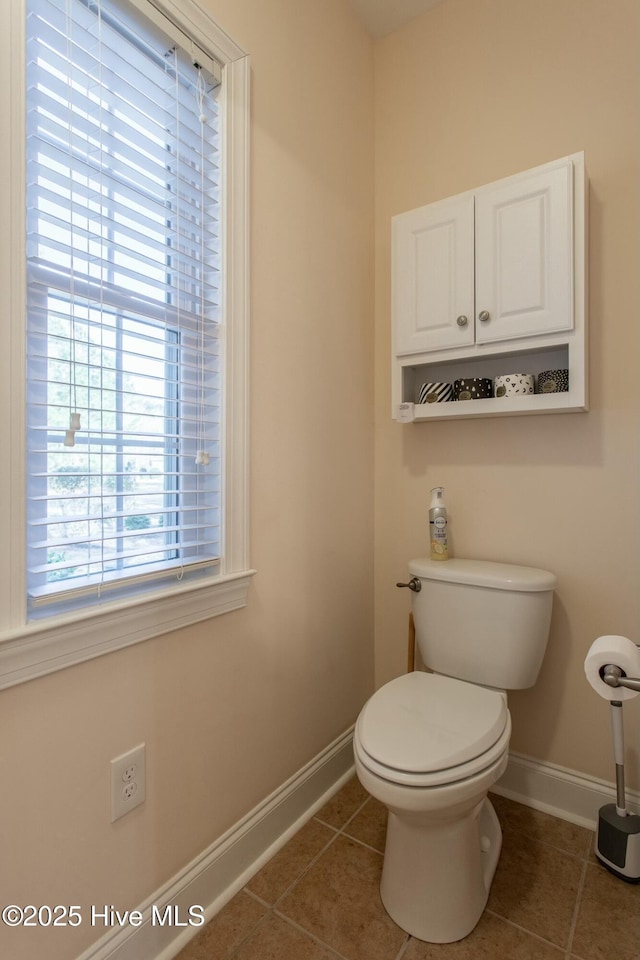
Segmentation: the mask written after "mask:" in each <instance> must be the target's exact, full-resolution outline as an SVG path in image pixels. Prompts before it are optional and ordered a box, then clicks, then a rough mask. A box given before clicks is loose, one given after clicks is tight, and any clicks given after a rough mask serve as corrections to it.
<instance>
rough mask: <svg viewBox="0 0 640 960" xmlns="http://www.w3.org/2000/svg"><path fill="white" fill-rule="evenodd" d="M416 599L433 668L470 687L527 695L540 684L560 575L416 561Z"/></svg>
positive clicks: (421, 643) (417, 620)
mask: <svg viewBox="0 0 640 960" xmlns="http://www.w3.org/2000/svg"><path fill="white" fill-rule="evenodd" d="M409 573H410V575H411V576H412V577H417V578H419V580H420V583H421V589H420V591H419V592H413V593H412V594H411V598H412V605H413V619H414V624H415V630H416V642H417V644H418V648H419V650H420V654H421V657H422V660H423V662H424V664H425V666H427V667H429V668H430V669H431V670H434V671H435V672H436V673H443V674H446V675H447V676H450V677H457V678H458V679H460V680H467V681H469V682H470V683H478V684H482V685H483V686H490V687H498V688H500V689H503V690H521V689H524V688H526V687H531V686H533V684H534V683H535V682H536V680H537V677H538V673H539V671H540V666H541V664H542V659H543V657H544V653H545V650H546V647H547V639H548V637H549V624H550V622H551V607H552V603H553V590H554V587H555V585H556V577H555V576H554V574H552V573H549V572H548V571H547V570H539V569H537V568H535V567H522V566H516V565H514V564H507V563H493V562H491V561H487V560H463V559H458V558H455V559H452V560H445V561H443V560H440V561H438V560H426V559H425V560H412V561H411V562H410V563H409Z"/></svg>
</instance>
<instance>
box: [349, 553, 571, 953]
mask: <svg viewBox="0 0 640 960" xmlns="http://www.w3.org/2000/svg"><path fill="white" fill-rule="evenodd" d="M409 574H410V576H411V580H410V582H409V583H408V584H399V586H409V587H410V588H411V590H412V594H411V598H412V609H413V618H414V624H415V630H416V642H417V646H418V649H419V651H420V655H421V658H422V661H423V663H424V664H425V665H426V667H427V669H428V670H429V671H432V672H426V671H422V670H417V671H415V672H413V673H408V674H406V675H404V676H401V677H397V678H396V679H395V680H391V681H390V682H389V683H387V684H385V686H383V687H381V688H380V689H379V690H378V691H377V692H376V693H374V694H373V696H372V697H371V698H370V699H369V700H368V701H367V703H366V704H365V705H364V707H363V708H362V711H361V712H360V715H359V717H358V720H357V723H356V728H355V733H354V756H355V765H356V772H357V775H358V778H359V780H360V782H361V783H362V785H363V787H364V788H365V789H366V790H367V791H368V792H369V793H370V794H371V795H372V796H373V797H375V798H376V799H378V800H380V801H381V803H384V804H385V806H386V807H387V808H388V811H389V815H388V823H387V841H386V847H385V854H384V864H383V869H382V879H381V882H380V894H381V897H382V902H383V904H384V906H385V909H386V910H387V912H388V913H389V915H390V916H391V918H392V919H393V920H394V921H395V922H396V923H397V924H398V926H399V927H401V928H402V929H403V930H405V931H406V932H407V933H409V934H411V935H412V936H414V937H417V938H418V939H420V940H425V941H427V942H430V943H451V942H453V941H455V940H461V939H462V938H463V937H466V936H467V934H469V933H470V932H471V931H472V930H473V928H474V927H475V925H476V924H477V922H478V920H479V919H480V917H481V915H482V911H483V910H484V907H485V905H486V902H487V899H488V896H489V889H490V887H491V881H492V879H493V875H494V873H495V869H496V866H497V863H498V857H499V855H500V848H501V845H502V832H501V830H500V824H499V823H498V818H497V816H496V813H495V811H494V809H493V806H492V805H491V802H490V800H489V799H488V796H487V793H488V791H489V789H490V788H491V787H492V786H493V784H495V782H496V781H497V780H498V779H499V777H500V776H501V775H502V773H503V772H504V770H505V768H506V766H507V758H508V751H509V738H510V736H511V717H510V714H509V710H508V708H507V695H506V691H507V690H521V689H524V688H526V687H531V686H533V684H534V683H535V682H536V679H537V677H538V672H539V670H540V666H541V664H542V659H543V657H544V653H545V649H546V646H547V639H548V635H549V624H550V620H551V607H552V602H553V590H554V587H555V585H556V578H555V576H554V575H553V574H552V573H549V572H547V571H546V570H539V569H536V568H533V567H523V566H516V565H513V564H505V563H493V562H490V561H485V560H463V559H453V560H448V561H444V562H443V561H434V560H412V561H411V563H410V564H409Z"/></svg>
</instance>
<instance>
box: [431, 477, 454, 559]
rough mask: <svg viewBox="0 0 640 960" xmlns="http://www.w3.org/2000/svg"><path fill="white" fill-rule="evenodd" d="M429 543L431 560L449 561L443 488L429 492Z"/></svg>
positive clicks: (435, 488) (436, 488)
mask: <svg viewBox="0 0 640 960" xmlns="http://www.w3.org/2000/svg"><path fill="white" fill-rule="evenodd" d="M429 541H430V544H431V559H432V560H448V559H449V543H448V538H447V508H446V506H445V503H444V487H434V488H433V490H432V491H431V505H430V507H429Z"/></svg>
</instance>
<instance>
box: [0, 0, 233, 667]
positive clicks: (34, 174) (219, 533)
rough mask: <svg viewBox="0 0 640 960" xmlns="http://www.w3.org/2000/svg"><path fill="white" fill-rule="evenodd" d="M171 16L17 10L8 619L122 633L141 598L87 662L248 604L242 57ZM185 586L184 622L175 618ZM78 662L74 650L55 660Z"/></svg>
mask: <svg viewBox="0 0 640 960" xmlns="http://www.w3.org/2000/svg"><path fill="white" fill-rule="evenodd" d="M159 6H161V7H162V8H163V9H162V10H160V9H159ZM159 6H156V5H155V4H154V5H153V6H152V5H151V4H150V3H148V2H147V0H26V10H25V21H24V22H25V23H26V37H25V51H26V54H25V63H24V74H25V76H26V84H25V90H26V94H25V97H24V107H25V110H24V114H25V117H26V129H25V143H26V150H25V152H24V154H23V157H22V158H21V159H22V170H23V173H26V176H25V177H24V182H25V184H26V187H25V192H24V197H25V211H26V212H25V213H24V220H23V224H22V228H23V231H24V233H25V234H26V264H25V267H24V269H22V270H20V271H19V276H22V277H24V278H25V287H26V297H25V295H24V291H23V301H25V300H26V310H25V308H24V305H23V307H22V310H21V311H20V313H19V316H21V317H22V318H23V319H24V326H23V329H24V330H25V331H26V338H25V342H26V363H25V366H26V386H25V388H24V389H25V395H26V410H27V413H26V423H25V439H26V442H25V444H24V448H25V449H24V455H25V463H26V472H25V474H24V475H22V479H23V481H24V491H23V493H22V498H21V501H20V502H21V503H22V504H23V509H22V516H23V517H24V521H25V528H26V536H25V537H24V544H23V547H22V555H23V556H24V575H23V578H22V583H23V589H24V596H23V602H22V605H21V607H22V608H21V610H17V609H16V602H15V591H14V592H13V604H12V624H11V626H12V628H13V631H14V635H15V631H16V629H17V630H18V634H20V628H21V626H22V627H24V628H25V631H23V632H26V633H29V634H30V635H33V632H34V631H36V632H37V630H38V629H43V628H42V627H39V626H38V625H39V624H43V625H44V624H46V623H49V624H51V623H55V624H56V628H58V627H59V624H61V623H64V622H66V621H69V622H72V621H73V622H75V621H76V620H77V619H78V617H85V618H86V617H93V618H96V617H97V618H99V619H100V621H101V622H103V623H105V624H106V623H107V621H108V619H109V616H113V615H114V614H115V613H117V616H118V623H119V624H120V625H122V622H123V608H126V607H127V605H131V606H132V609H133V610H134V611H135V612H133V613H132V617H133V618H134V620H135V623H134V622H132V631H129V630H128V628H126V627H125V628H124V630H123V631H121V635H120V637H119V639H116V640H115V642H114V643H110V642H109V641H108V640H107V642H106V646H105V649H100V650H95V649H93V648H94V647H95V646H96V645H95V643H93V642H88V643H85V644H84V647H85V648H86V649H85V652H86V653H87V655H95V653H96V652H106V650H107V649H109V648H112V647H113V645H115V646H121V645H123V644H125V643H128V642H133V641H134V640H135V639H143V638H144V636H140V633H141V632H142V634H143V635H144V634H146V635H147V636H149V635H153V634H154V633H160V632H163V631H164V630H167V629H172V628H173V627H174V626H179V625H181V624H182V623H183V622H190V621H191V620H195V619H203V618H205V617H208V616H211V615H213V614H215V613H217V612H224V610H226V609H234V608H235V607H237V606H239V605H243V603H244V602H245V599H244V597H245V596H246V583H247V582H248V576H249V575H250V573H251V572H252V571H248V570H247V569H246V567H247V563H246V466H245V453H246V451H245V447H246V422H245V421H246V385H245V377H246V253H245V251H246V233H245V220H246V142H247V132H246V126H247V104H246V97H247V87H248V84H247V58H246V57H245V56H244V54H242V51H240V50H239V48H237V47H236V46H235V44H233V42H232V41H230V40H229V38H228V37H226V35H225V34H223V33H222V32H221V31H220V30H219V28H217V27H216V26H215V24H212V22H211V21H210V20H209V19H208V18H207V17H206V16H205V14H204V13H203V12H202V11H200V10H199V8H198V7H197V6H196V5H195V4H193V3H192V2H191V0H186V2H184V0H183V2H181V3H180V4H179V5H178V4H175V6H174V4H173V3H172V2H171V0H163V2H162V3H161V4H159ZM185 8H186V10H185ZM185 13H186V14H188V17H189V18H188V21H187V22H188V24H189V30H188V31H186V30H185V26H184V23H183V22H182V18H183V17H184V16H185ZM194 25H195V26H196V27H199V29H198V30H197V31H196V30H194ZM196 33H197V36H198V42H197V43H195V42H194V41H193V40H192V39H191V34H193V35H196ZM15 99H16V98H15V95H14V96H13V97H12V102H11V107H12V109H13V110H15V109H16V102H15ZM17 168H18V165H17V163H16V158H15V157H14V158H13V162H12V165H11V173H12V185H13V183H15V177H16V172H17ZM16 222H17V218H16V217H15V216H14V223H16ZM11 252H12V257H13V262H14V263H15V262H16V257H17V254H16V244H15V243H14V244H12V251H11ZM14 272H15V271H14ZM15 286H16V284H15V282H14V296H13V298H12V299H13V302H14V303H15V302H16V297H15ZM12 321H13V316H12ZM14 325H15V326H17V324H14ZM13 493H14V497H16V496H17V494H16V491H15V489H14V491H13ZM14 581H15V577H14ZM238 581H241V589H240V595H238V594H237V589H236V588H237V587H238ZM230 584H232V585H233V590H232V594H233V596H230V594H229V589H230ZM212 591H213V593H212ZM194 592H195V593H197V594H198V595H200V594H201V596H200V599H199V601H198V602H196V603H194ZM186 593H188V594H189V601H190V607H191V608H192V610H193V613H192V614H189V613H186V612H185V613H184V616H183V615H181V614H179V613H178V615H177V616H176V611H177V609H178V608H179V606H180V604H179V601H180V598H182V597H184V596H185V594H186ZM216 594H217V595H218V597H219V599H218V600H216V599H215V595H216ZM171 598H172V599H173V603H172V604H171V608H170V609H171V615H170V616H169V618H168V619H167V617H166V616H159V615H158V611H159V609H160V608H161V607H164V608H165V609H166V610H167V611H168V609H169V608H168V607H167V601H168V600H170V599H171ZM141 603H143V604H144V603H146V604H153V605H154V606H153V616H152V617H151V618H149V614H150V612H151V608H144V607H142V608H141V607H140V604H141ZM176 604H177V606H176ZM145 615H147V620H149V619H151V620H154V622H155V625H154V626H153V627H150V628H149V630H150V631H151V632H149V630H145V629H144V628H143V629H142V631H141V620H140V618H143V617H144V616H145ZM52 618H53V619H52ZM124 620H126V617H124ZM28 623H29V624H30V626H27V624H28ZM112 623H113V620H112V621H111V624H112ZM4 626H5V629H6V626H7V625H6V624H5V625H4ZM106 629H107V628H106V627H105V630H106ZM64 633H65V632H64V630H63V631H62V634H64ZM44 639H45V638H44V637H43V640H44ZM68 639H69V638H68V637H67V638H66V640H68ZM1 640H2V635H1V634H0V641H1ZM18 640H19V637H18ZM66 640H65V643H66ZM18 645H19V644H18ZM81 646H82V644H81ZM14 652H15V651H14ZM59 652H60V653H62V651H59ZM6 653H7V647H6V646H5V645H3V644H2V642H0V684H1V683H2V680H1V677H2V659H3V654H5V655H6ZM85 658H86V657H85V655H84V653H83V652H82V651H80V652H79V654H78V656H77V657H76V658H75V659H74V653H73V652H71V653H69V651H68V648H67V647H66V646H65V651H64V657H63V661H64V663H66V662H77V660H78V659H85ZM5 659H6V657H5ZM52 662H54V663H55V662H56V660H55V657H54V658H53V661H52ZM59 665H64V664H63V662H60V664H59ZM32 675H34V674H32Z"/></svg>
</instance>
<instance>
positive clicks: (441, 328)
mask: <svg viewBox="0 0 640 960" xmlns="http://www.w3.org/2000/svg"><path fill="white" fill-rule="evenodd" d="M473 219H474V210H473V196H471V195H469V196H464V197H457V198H453V199H451V200H443V201H441V202H439V203H432V204H429V205H428V206H426V207H420V208H418V209H417V210H411V211H410V212H408V213H403V214H399V215H398V216H396V217H394V218H393V221H392V270H391V273H392V314H393V318H392V327H393V331H394V353H395V355H396V356H403V355H407V354H415V353H424V352H426V351H431V350H442V349H446V348H449V347H459V346H465V345H467V344H470V343H473V310H474V301H473Z"/></svg>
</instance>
